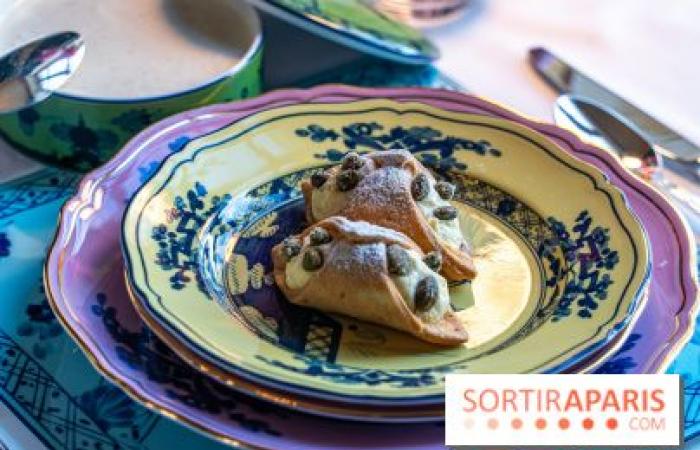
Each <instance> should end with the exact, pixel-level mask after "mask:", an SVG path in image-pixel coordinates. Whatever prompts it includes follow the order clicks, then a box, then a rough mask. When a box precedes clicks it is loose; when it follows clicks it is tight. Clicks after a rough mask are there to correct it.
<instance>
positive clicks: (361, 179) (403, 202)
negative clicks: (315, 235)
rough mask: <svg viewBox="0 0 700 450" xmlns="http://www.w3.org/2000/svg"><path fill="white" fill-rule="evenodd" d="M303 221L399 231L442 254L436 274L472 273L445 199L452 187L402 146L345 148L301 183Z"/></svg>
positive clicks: (458, 277) (460, 277)
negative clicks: (362, 150)
mask: <svg viewBox="0 0 700 450" xmlns="http://www.w3.org/2000/svg"><path fill="white" fill-rule="evenodd" d="M301 188H302V191H303V194H304V200H305V201H306V215H307V219H308V221H309V223H314V222H316V221H319V220H323V219H325V218H328V217H331V216H343V217H347V218H348V219H351V220H356V221H366V222H370V223H372V224H375V225H379V226H382V227H385V228H390V229H392V230H396V231H399V232H401V233H403V234H405V235H406V236H407V237H408V238H410V239H411V240H413V241H414V242H415V243H416V244H417V246H418V247H420V249H421V250H423V251H424V252H426V253H429V252H434V251H435V252H438V253H440V254H441V255H442V260H443V263H442V269H441V274H442V275H443V276H444V277H445V278H446V279H447V280H448V281H453V282H460V281H466V280H471V279H473V278H474V276H475V275H476V269H475V267H474V262H473V260H472V256H471V254H470V249H469V246H468V244H467V242H465V240H464V238H463V236H462V232H461V230H460V226H459V217H458V211H457V209H456V208H455V207H454V206H452V205H451V204H450V202H449V200H450V199H452V197H453V196H454V191H455V189H454V186H453V185H451V184H450V183H447V182H444V181H436V180H435V178H434V177H433V175H432V174H431V173H430V172H429V171H428V170H427V169H426V168H425V167H423V165H422V164H421V163H420V162H419V161H418V160H417V159H416V158H414V157H413V155H411V153H409V152H407V151H405V150H392V151H382V152H374V153H369V154H366V155H358V154H357V153H349V154H348V155H347V156H346V157H345V158H344V159H343V161H342V163H341V164H339V165H337V166H335V167H333V168H331V169H329V170H327V171H325V172H323V173H318V174H315V175H313V176H312V177H311V179H309V180H305V181H303V182H302V186H301Z"/></svg>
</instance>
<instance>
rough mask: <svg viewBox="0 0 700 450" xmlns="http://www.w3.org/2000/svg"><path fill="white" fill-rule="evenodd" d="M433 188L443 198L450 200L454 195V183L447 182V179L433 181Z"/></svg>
mask: <svg viewBox="0 0 700 450" xmlns="http://www.w3.org/2000/svg"><path fill="white" fill-rule="evenodd" d="M435 190H436V191H437V193H438V195H439V196H440V197H441V198H442V199H443V200H452V197H454V196H455V186H454V184H452V183H448V182H447V181H440V182H437V183H435Z"/></svg>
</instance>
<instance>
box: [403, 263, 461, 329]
mask: <svg viewBox="0 0 700 450" xmlns="http://www.w3.org/2000/svg"><path fill="white" fill-rule="evenodd" d="M406 253H408V255H409V261H410V262H409V272H408V274H406V275H403V276H401V275H392V276H391V279H392V280H393V281H394V283H396V287H397V288H398V289H399V292H400V293H401V296H402V297H403V298H404V300H405V301H406V302H407V304H408V307H409V308H410V309H411V311H415V308H414V303H415V293H416V286H417V285H418V282H420V280H422V279H423V278H425V277H427V276H431V277H434V278H435V279H436V280H437V282H438V300H437V301H436V302H435V304H434V305H433V307H432V308H430V309H429V310H427V311H416V312H415V313H416V315H417V316H418V317H420V318H421V319H423V320H425V321H426V322H437V321H438V320H440V319H442V317H443V316H444V315H445V313H446V312H447V311H448V310H449V308H450V292H449V290H448V287H447V281H445V279H444V278H443V277H441V276H440V275H438V274H437V273H435V272H434V271H433V270H432V269H430V267H428V266H427V265H426V264H425V263H424V262H423V259H422V258H421V256H420V254H419V253H418V252H415V251H413V250H407V251H406Z"/></svg>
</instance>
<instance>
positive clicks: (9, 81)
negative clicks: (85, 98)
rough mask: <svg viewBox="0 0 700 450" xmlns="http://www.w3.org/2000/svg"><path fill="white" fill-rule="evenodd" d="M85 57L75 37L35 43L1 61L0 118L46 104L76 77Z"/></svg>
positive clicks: (58, 36)
mask: <svg viewBox="0 0 700 450" xmlns="http://www.w3.org/2000/svg"><path fill="white" fill-rule="evenodd" d="M84 54H85V44H84V42H83V40H82V38H81V37H80V35H79V34H78V33H75V32H72V31H66V32H62V33H56V34H52V35H49V36H45V37H42V38H40V39H37V40H34V41H32V42H29V43H28V44H25V45H23V46H21V47H18V48H16V49H14V50H12V51H11V52H10V53H8V54H6V55H5V56H3V57H2V58H0V114H1V113H8V112H13V111H18V110H20V109H24V108H27V107H29V106H32V105H35V104H37V103H39V102H41V101H43V100H46V99H47V98H48V97H49V96H50V95H51V94H52V93H53V92H54V91H56V90H57V89H59V88H60V87H61V86H63V85H64V84H65V83H66V81H68V79H70V77H71V76H72V75H73V74H74V73H75V71H76V70H77V68H78V66H79V65H80V62H81V61H82V60H83V55H84Z"/></svg>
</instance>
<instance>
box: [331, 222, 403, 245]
mask: <svg viewBox="0 0 700 450" xmlns="http://www.w3.org/2000/svg"><path fill="white" fill-rule="evenodd" d="M334 220H336V221H337V222H338V225H339V227H340V228H341V229H342V230H343V232H344V233H346V234H351V235H354V236H356V237H358V238H361V239H362V240H364V241H370V240H377V241H391V242H408V241H409V239H408V237H406V235H405V234H403V233H401V232H399V231H396V230H392V229H391V228H385V227H380V226H379V225H374V224H371V223H369V222H365V221H352V220H348V219H346V218H345V217H336V218H335V219H334Z"/></svg>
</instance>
